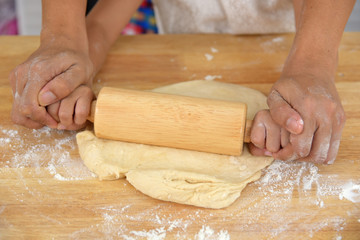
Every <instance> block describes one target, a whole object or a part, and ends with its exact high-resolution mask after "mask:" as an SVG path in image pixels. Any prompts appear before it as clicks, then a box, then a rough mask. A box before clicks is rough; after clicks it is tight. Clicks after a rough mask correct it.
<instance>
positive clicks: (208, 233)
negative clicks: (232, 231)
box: [195, 225, 230, 240]
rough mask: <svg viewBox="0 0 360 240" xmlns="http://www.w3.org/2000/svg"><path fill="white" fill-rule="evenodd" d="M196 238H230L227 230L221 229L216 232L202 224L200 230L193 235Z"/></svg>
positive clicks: (223, 239) (219, 239) (228, 239)
mask: <svg viewBox="0 0 360 240" xmlns="http://www.w3.org/2000/svg"><path fill="white" fill-rule="evenodd" d="M195 239H196V240H230V235H229V233H228V232H227V231H225V230H221V231H220V232H218V233H215V231H214V230H213V229H212V228H210V227H209V226H205V225H203V226H202V228H201V229H200V231H199V232H198V233H197V234H196V235H195Z"/></svg>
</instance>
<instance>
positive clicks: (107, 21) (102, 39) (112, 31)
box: [86, 0, 141, 73]
mask: <svg viewBox="0 0 360 240" xmlns="http://www.w3.org/2000/svg"><path fill="white" fill-rule="evenodd" d="M140 3H141V0H103V1H99V2H98V3H97V4H96V5H95V7H94V9H93V10H92V11H91V12H90V14H89V15H88V17H87V18H86V26H87V35H88V40H89V54H90V58H91V60H92V62H93V65H94V72H95V73H96V72H98V71H99V70H100V68H101V65H102V64H103V62H104V60H105V58H106V54H107V52H108V51H109V49H110V47H111V46H112V45H113V43H114V42H115V41H116V39H117V38H118V37H119V35H120V33H121V31H122V29H123V28H124V27H125V26H126V24H127V23H128V22H129V20H130V18H131V16H132V15H133V14H134V12H135V11H136V9H137V8H138V7H139V5H140Z"/></svg>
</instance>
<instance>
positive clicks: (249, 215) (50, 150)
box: [0, 33, 360, 239]
mask: <svg viewBox="0 0 360 240" xmlns="http://www.w3.org/2000/svg"><path fill="white" fill-rule="evenodd" d="M292 39H293V35H291V34H290V35H269V36H230V35H169V36H155V35H148V36H132V37H130V36H129V37H121V38H120V39H119V40H118V41H117V42H116V44H115V46H114V47H113V48H112V50H111V52H110V53H109V55H108V58H107V61H106V63H105V65H104V67H103V68H102V70H101V72H100V73H99V74H98V75H97V76H96V77H95V79H94V83H95V85H94V87H95V89H99V88H100V87H102V86H119V87H120V86H121V87H126V88H134V89H151V88H154V87H158V86H161V85H166V84H171V83H175V82H180V81H188V80H194V79H205V78H207V79H209V78H216V80H219V81H224V82H231V83H238V84H242V85H245V86H249V87H252V88H255V89H258V90H260V91H262V92H264V93H268V92H269V90H270V87H271V85H272V83H274V82H275V81H276V79H277V78H278V77H279V75H280V72H281V69H282V66H283V62H284V60H285V58H286V56H287V52H288V50H289V48H290V46H291V41H292ZM38 44H39V38H38V37H1V38H0V47H1V51H0V61H1V64H0V101H1V104H0V239H52V238H54V239H90V238H98V239H230V238H231V239H239V238H241V239H309V238H314V239H341V237H342V239H360V204H359V201H360V199H359V198H360V196H359V191H360V189H359V188H360V147H359V146H360V110H359V109H360V82H359V80H360V33H346V34H344V37H343V40H342V44H341V46H340V52H339V53H340V63H339V67H338V72H337V75H336V86H337V88H338V90H339V92H340V95H341V98H342V101H343V105H344V108H345V111H346V115H347V122H346V126H345V129H344V133H343V137H342V141H341V146H340V152H339V155H338V157H337V160H336V162H335V164H334V165H331V166H322V165H313V164H307V163H283V162H279V161H276V162H274V164H273V165H272V166H270V167H269V168H268V169H267V170H265V171H264V173H263V175H264V176H263V178H262V179H260V180H259V181H257V182H255V183H252V184H250V185H249V186H248V187H247V188H246V189H245V190H244V192H243V194H242V196H241V198H240V199H238V200H237V201H236V202H235V203H234V204H233V205H231V206H230V207H228V208H226V209H221V210H209V209H203V208H197V207H191V206H185V205H180V204H175V203H169V202H163V201H159V200H155V199H151V198H150V197H147V196H145V195H143V194H142V193H140V192H138V191H136V190H135V189H134V188H133V187H132V186H131V185H130V184H129V183H127V182H126V180H124V179H123V180H119V181H107V182H106V181H105V182H100V181H98V180H97V179H96V178H95V177H94V176H93V175H92V174H91V173H90V172H89V171H88V170H87V169H86V167H85V166H84V165H83V164H82V162H81V159H80V158H79V155H78V150H77V146H76V143H75V140H74V135H75V132H63V131H56V130H50V129H48V128H43V129H41V130H31V129H25V128H23V127H20V126H16V125H14V124H13V123H12V122H11V120H10V111H11V103H12V94H11V89H10V86H9V83H8V74H9V72H10V71H11V69H13V68H14V67H15V66H16V65H17V64H19V63H20V62H22V61H24V60H25V59H26V58H27V56H28V55H29V54H30V53H31V52H32V51H34V50H35V49H36V47H37V46H38ZM211 58H212V59H211Z"/></svg>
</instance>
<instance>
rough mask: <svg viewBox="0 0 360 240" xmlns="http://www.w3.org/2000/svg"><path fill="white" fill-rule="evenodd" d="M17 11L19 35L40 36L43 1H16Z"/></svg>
mask: <svg viewBox="0 0 360 240" xmlns="http://www.w3.org/2000/svg"><path fill="white" fill-rule="evenodd" d="M54 1H58V0H54ZM59 1H61V0H59ZM75 1H77V0H75ZM15 9H16V15H17V20H18V30H19V34H20V35H40V31H41V0H15Z"/></svg>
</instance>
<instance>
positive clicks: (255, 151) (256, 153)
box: [248, 143, 272, 157]
mask: <svg viewBox="0 0 360 240" xmlns="http://www.w3.org/2000/svg"><path fill="white" fill-rule="evenodd" d="M248 146H249V151H250V153H251V154H252V155H254V156H269V157H271V156H272V153H271V152H269V151H267V150H266V149H263V148H258V147H256V146H255V145H254V144H253V143H249V145H248Z"/></svg>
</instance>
